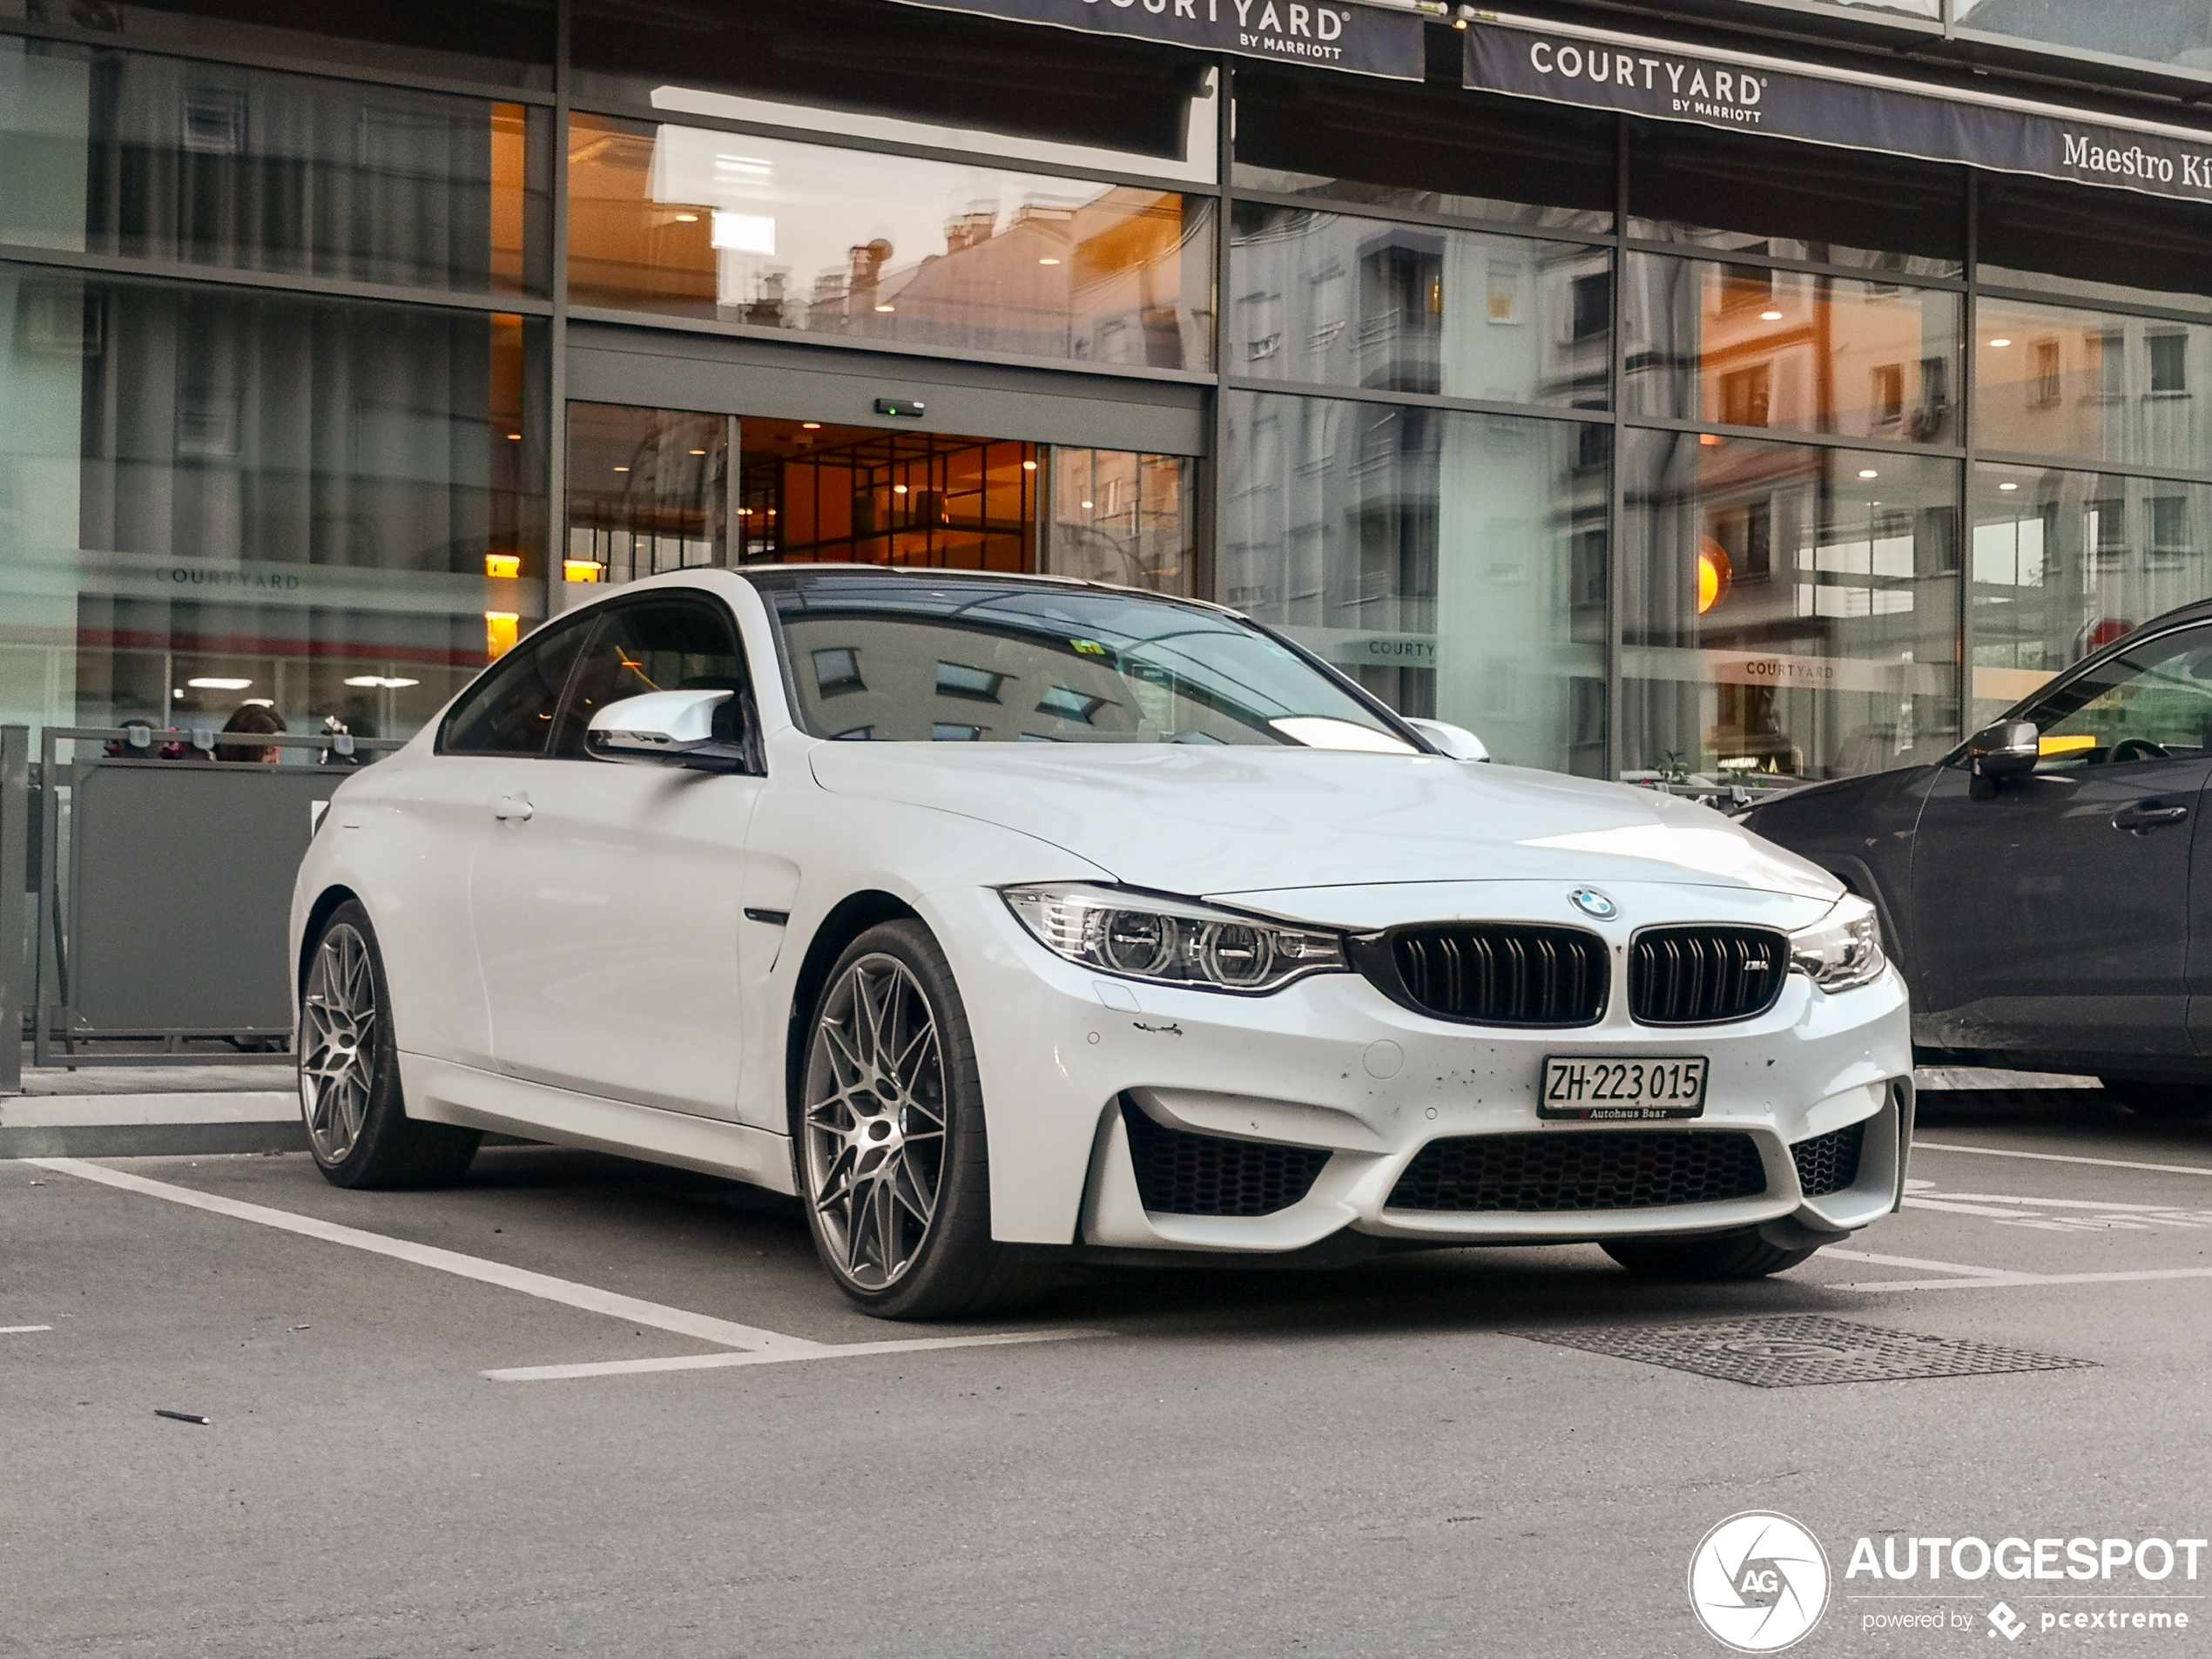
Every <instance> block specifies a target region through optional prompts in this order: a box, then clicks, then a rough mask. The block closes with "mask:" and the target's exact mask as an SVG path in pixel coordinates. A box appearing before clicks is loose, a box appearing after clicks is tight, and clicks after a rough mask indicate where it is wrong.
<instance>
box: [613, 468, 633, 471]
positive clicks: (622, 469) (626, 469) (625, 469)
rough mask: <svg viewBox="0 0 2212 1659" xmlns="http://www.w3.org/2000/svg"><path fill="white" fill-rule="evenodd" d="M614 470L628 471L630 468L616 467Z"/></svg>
mask: <svg viewBox="0 0 2212 1659" xmlns="http://www.w3.org/2000/svg"><path fill="white" fill-rule="evenodd" d="M615 470H616V471H617V472H628V471H629V470H630V469H629V468H627V467H617V468H616V469H615Z"/></svg>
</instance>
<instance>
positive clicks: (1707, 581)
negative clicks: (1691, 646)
mask: <svg viewBox="0 0 2212 1659" xmlns="http://www.w3.org/2000/svg"><path fill="white" fill-rule="evenodd" d="M1734 577H1735V572H1734V571H1733V570H1731V569H1730V566H1729V562H1728V550H1726V549H1725V548H1723V547H1722V546H1721V544H1720V543H1718V542H1716V541H1715V540H1713V538H1712V537H1711V536H1707V537H1706V538H1705V544H1704V545H1703V547H1701V548H1699V549H1698V550H1697V614H1698V615H1699V616H1701V617H1702V616H1703V615H1704V614H1705V613H1706V612H1707V611H1709V610H1711V609H1712V608H1713V607H1714V606H1715V605H1716V604H1720V602H1721V601H1722V600H1723V599H1725V598H1727V597H1728V590H1729V586H1730V583H1731V582H1732V581H1733V579H1734Z"/></svg>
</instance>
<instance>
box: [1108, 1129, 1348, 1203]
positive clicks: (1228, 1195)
mask: <svg viewBox="0 0 2212 1659" xmlns="http://www.w3.org/2000/svg"><path fill="white" fill-rule="evenodd" d="M1122 1121H1123V1123H1126V1124H1128V1125H1129V1151H1130V1163H1133V1164H1135V1165H1136V1190H1137V1196H1138V1197H1142V1198H1143V1200H1144V1207H1145V1208H1146V1209H1147V1210H1151V1211H1157V1212H1159V1213H1160V1214H1162V1215H1169V1216H1271V1215H1273V1214H1274V1213H1275V1212H1276V1211H1278V1210H1287V1209H1289V1208H1290V1207H1291V1205H1292V1204H1296V1203H1297V1202H1298V1200H1299V1199H1300V1198H1303V1197H1305V1195H1306V1194H1307V1193H1309V1192H1311V1191H1312V1190H1313V1182H1314V1178H1315V1177H1317V1176H1318V1175H1319V1174H1320V1173H1321V1166H1322V1165H1323V1164H1325V1163H1327V1162H1328V1161H1329V1155H1328V1153H1327V1152H1326V1151H1325V1150H1319V1149H1317V1148H1314V1147H1308V1146H1271V1145H1268V1144H1265V1143H1262V1142H1258V1141H1228V1140H1224V1139H1222V1138H1221V1137H1220V1136H1216V1135H1193V1134H1191V1133H1190V1132H1189V1131H1188V1130H1179V1129H1170V1128H1169V1127H1168V1126H1167V1125H1166V1124H1164V1123H1154V1122H1153V1121H1152V1120H1151V1119H1150V1118H1149V1117H1147V1116H1145V1115H1144V1114H1143V1112H1141V1111H1139V1110H1138V1109H1136V1106H1135V1105H1133V1104H1132V1103H1130V1102H1128V1101H1123V1103H1122Z"/></svg>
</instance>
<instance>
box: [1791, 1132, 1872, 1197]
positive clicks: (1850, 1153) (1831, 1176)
mask: <svg viewBox="0 0 2212 1659" xmlns="http://www.w3.org/2000/svg"><path fill="white" fill-rule="evenodd" d="M1865 1144H1866V1123H1865V1119H1861V1120H1860V1121H1859V1122H1858V1123H1853V1124H1851V1125H1850V1126H1849V1127H1847V1128H1844V1129H1839V1130H1831V1131H1830V1132H1829V1133H1827V1134H1825V1135H1816V1136H1813V1137H1812V1138H1811V1140H1809V1141H1799V1142H1798V1143H1797V1144H1796V1145H1795V1146H1793V1147H1791V1149H1790V1156H1791V1157H1793V1158H1795V1159H1796V1160H1797V1184H1798V1185H1799V1186H1801V1187H1803V1188H1804V1193H1805V1197H1808V1198H1824V1197H1827V1196H1828V1195H1829V1194H1830V1193H1831V1192H1841V1191H1842V1190H1844V1188H1845V1187H1847V1186H1850V1185H1851V1184H1852V1183H1853V1182H1855V1181H1857V1180H1858V1154H1859V1150H1860V1149H1861V1148H1862V1147H1864V1146H1865Z"/></svg>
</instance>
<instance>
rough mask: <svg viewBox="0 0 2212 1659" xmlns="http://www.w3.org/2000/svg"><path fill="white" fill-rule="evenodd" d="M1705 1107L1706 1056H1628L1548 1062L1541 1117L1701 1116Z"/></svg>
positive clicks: (1550, 1058) (1551, 1057) (1556, 1058)
mask: <svg viewBox="0 0 2212 1659" xmlns="http://www.w3.org/2000/svg"><path fill="white" fill-rule="evenodd" d="M1704 1109H1705V1060H1704V1058H1703V1056H1702V1055H1700V1056H1698V1057H1696V1058H1694V1059H1685V1058H1683V1056H1681V1055H1669V1056H1666V1057H1664V1058H1662V1057H1659V1056H1656V1055H1624V1056H1622V1058H1620V1059H1617V1060H1600V1059H1594V1058H1584V1057H1581V1056H1576V1057H1574V1058H1570V1059H1561V1058H1560V1057H1559V1056H1558V1055H1548V1056H1546V1058H1545V1061H1544V1090H1543V1098H1542V1100H1541V1103H1540V1104H1539V1116H1544V1117H1581V1118H1588V1119H1593V1120H1615V1119H1629V1120H1634V1121H1638V1122H1641V1121H1643V1120H1645V1119H1649V1118H1655V1117H1696V1116H1699V1115H1700V1114H1701V1113H1703V1111H1704Z"/></svg>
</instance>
